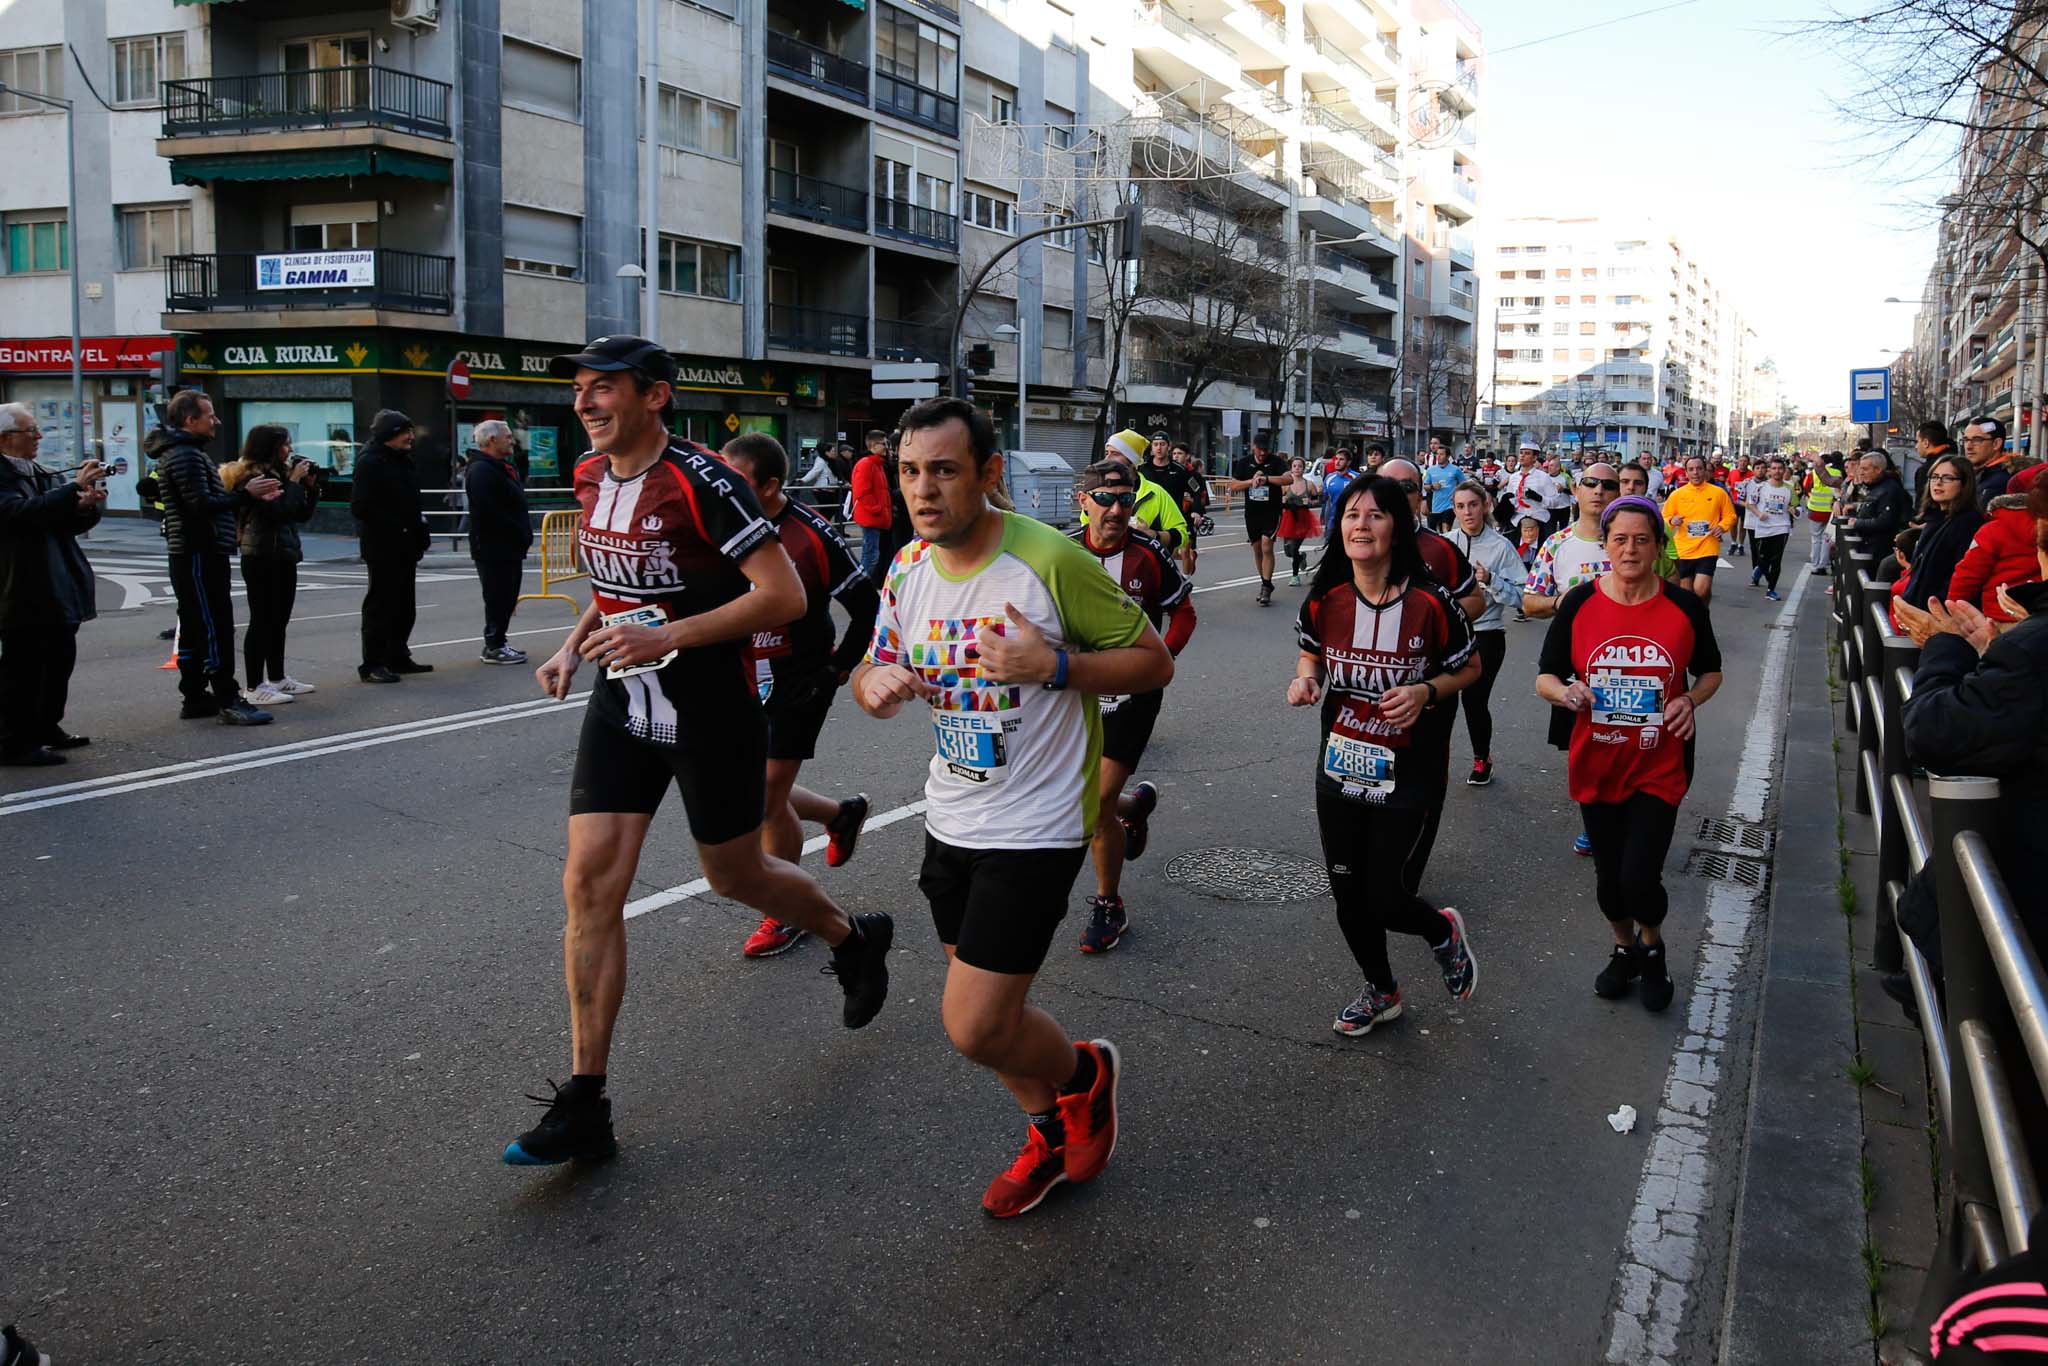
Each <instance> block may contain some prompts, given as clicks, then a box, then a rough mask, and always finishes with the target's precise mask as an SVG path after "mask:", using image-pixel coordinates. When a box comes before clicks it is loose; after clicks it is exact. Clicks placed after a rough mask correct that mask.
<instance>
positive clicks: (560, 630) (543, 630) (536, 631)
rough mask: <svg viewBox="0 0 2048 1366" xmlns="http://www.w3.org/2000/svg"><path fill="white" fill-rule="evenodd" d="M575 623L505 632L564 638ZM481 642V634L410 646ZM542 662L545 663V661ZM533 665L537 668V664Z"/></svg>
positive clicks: (418, 647)
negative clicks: (553, 635) (555, 635)
mask: <svg viewBox="0 0 2048 1366" xmlns="http://www.w3.org/2000/svg"><path fill="white" fill-rule="evenodd" d="M579 615H580V614H579ZM575 625H576V623H575V622H574V621H565V622H563V623H562V624H561V625H560V626H535V627H531V628H529V629H527V630H524V631H507V632H506V633H505V634H506V635H508V636H540V635H546V634H547V633H548V632H549V631H553V632H555V633H556V634H557V635H560V636H561V637H562V638H563V639H565V640H566V639H567V638H568V635H569V631H570V629H571V628H572V627H574V626H575ZM483 642H484V638H483V637H482V636H457V637H456V638H455V639H453V640H423V641H420V642H418V643H416V644H415V645H414V646H413V647H412V648H413V649H415V650H431V649H434V648H435V647H436V646H440V645H481V644H483ZM542 662H543V663H545V662H546V661H542ZM534 667H536V668H538V667H539V665H535V666H534Z"/></svg>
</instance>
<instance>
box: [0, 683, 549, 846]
mask: <svg viewBox="0 0 2048 1366" xmlns="http://www.w3.org/2000/svg"><path fill="white" fill-rule="evenodd" d="M589 696H590V694H589V693H588V692H581V693H575V694H572V695H571V696H570V697H569V699H568V702H577V701H581V700H584V699H587V698H588V697H589ZM568 702H556V701H555V700H554V699H553V698H549V697H536V698H533V699H531V700H530V701H526V702H514V703H510V704H508V705H506V706H502V707H486V708H484V709H482V710H480V711H479V710H471V711H460V712H447V713H444V714H442V715H440V716H426V717H421V718H419V719H417V720H412V721H402V722H398V723H396V724H393V725H388V726H373V727H371V728H370V729H368V730H355V731H343V732H341V733H340V734H338V735H322V736H316V737H314V738H312V739H307V740H293V741H290V742H288V743H286V744H282V745H271V746H268V747H266V748H263V749H255V750H243V751H241V752H239V753H235V754H214V755H209V756H207V757H206V758H204V759H188V760H185V761H184V762H182V763H176V764H163V765H161V766H159V767H156V768H143V769H134V770H131V771H129V772H127V773H110V774H107V775H105V776H103V777H98V778H87V779H85V780H83V781H81V782H75V783H59V784H58V785H56V786H54V787H37V788H30V789H29V790H27V791H25V792H8V793H0V816H11V815H14V814H16V813H17V812H22V811H40V810H42V809H44V808H45V807H51V806H65V805H68V804H70V803H72V802H79V801H91V800H93V799H95V798H98V797H111V796H114V795H115V794H116V793H120V792H135V791H139V790H142V789H144V788H151V787H163V786H167V785H169V784H172V783H182V782H190V781H192V780H193V779H196V778H210V777H212V776H214V775H215V774H217V773H235V772H239V771H241V770H243V769H247V768H265V767H268V766H270V765H272V764H283V763H292V762H295V761H296V760H299V759H314V758H319V757H320V756H321V755H324V754H331V753H332V754H339V753H345V752H348V751H350V750H357V749H368V748H371V747H373V746H376V745H383V744H390V743H392V742H393V741H397V740H405V739H410V738H411V737H413V736H415V735H439V734H441V733H443V732H444V731H450V730H464V729H467V728H468V727H470V726H488V725H492V724H495V723H496V722H499V721H517V720H519V719H520V718H521V717H522V716H526V715H529V714H534V713H540V712H547V711H553V710H555V709H557V708H566V707H567V706H568Z"/></svg>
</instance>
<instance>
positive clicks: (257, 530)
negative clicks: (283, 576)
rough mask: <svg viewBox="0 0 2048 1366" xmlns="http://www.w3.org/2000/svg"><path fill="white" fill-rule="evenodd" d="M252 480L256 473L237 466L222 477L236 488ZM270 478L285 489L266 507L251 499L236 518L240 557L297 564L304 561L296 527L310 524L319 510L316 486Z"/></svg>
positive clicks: (283, 478)
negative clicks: (231, 482)
mask: <svg viewBox="0 0 2048 1366" xmlns="http://www.w3.org/2000/svg"><path fill="white" fill-rule="evenodd" d="M258 468H261V467H260V466H259V467H258ZM255 477H256V471H255V470H252V469H250V468H248V467H247V466H244V465H241V464H239V463H238V464H235V465H230V466H228V468H227V472H226V473H225V474H224V475H223V476H222V478H223V479H226V480H232V481H233V482H234V483H235V485H236V486H237V487H239V486H240V485H241V483H242V482H243V481H245V480H248V479H253V478H255ZM270 477H271V478H273V479H275V480H277V481H278V483H280V484H282V485H283V486H284V492H282V493H280V494H278V495H277V497H275V498H273V499H271V500H270V501H269V502H267V503H266V502H263V501H261V500H256V499H252V500H251V501H250V502H249V503H248V504H247V505H245V506H244V507H243V508H242V509H241V511H240V512H238V513H237V514H236V517H235V520H236V526H237V528H238V530H239V535H240V544H241V549H242V557H243V558H244V559H250V558H254V559H260V560H283V561H284V562H285V563H287V564H297V563H299V562H300V561H301V560H303V559H305V558H306V552H305V548H304V546H302V545H301V544H300V542H299V524H300V523H301V522H310V521H312V520H313V510H314V509H315V508H317V507H319V506H320V494H319V485H318V483H317V482H316V483H314V484H301V483H300V482H299V481H298V480H296V479H287V478H285V477H284V476H283V475H282V474H272V475H271V476H270Z"/></svg>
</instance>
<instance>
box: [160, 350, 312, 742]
mask: <svg viewBox="0 0 2048 1366" xmlns="http://www.w3.org/2000/svg"><path fill="white" fill-rule="evenodd" d="M219 430H220V419H219V418H217V417H215V416H214V414H213V400H211V399H209V398H208V397H207V396H206V395H205V394H203V393H201V392H200V391H199V390H197V389H186V390H184V391H182V392H180V393H178V394H176V395H174V396H173V397H172V398H171V402H170V405H169V406H168V407H167V408H166V409H165V410H164V431H165V432H166V433H167V435H166V436H165V437H164V439H163V440H162V441H160V442H154V441H153V444H155V445H156V446H157V448H158V455H157V463H156V478H157V485H158V488H159V489H160V490H161V493H160V496H161V497H162V498H163V503H164V525H163V532H164V544H165V548H166V549H167V550H168V551H169V552H170V561H171V589H172V591H173V592H174V593H176V594H177V596H178V691H179V692H180V693H182V694H184V698H185V704H184V706H183V707H182V708H180V710H179V712H178V715H179V716H181V717H183V718H185V719H186V720H194V719H197V718H200V717H206V716H217V717H219V718H220V720H221V722H222V724H224V725H231V726H261V725H267V724H268V723H269V721H270V713H269V712H267V711H262V710H260V709H258V708H256V707H252V706H250V705H249V704H248V703H246V702H244V701H243V700H242V697H241V693H240V690H239V689H238V688H237V687H236V686H235V605H234V600H233V599H231V598H230V597H229V596H228V557H229V556H231V555H233V554H234V553H235V550H236V548H237V545H238V542H239V537H238V534H237V532H236V529H235V514H236V513H237V512H238V511H239V510H240V509H242V508H244V507H247V506H248V505H249V504H251V503H254V502H259V501H261V502H267V501H269V500H271V499H274V498H277V497H278V496H279V495H280V494H282V493H283V491H284V490H283V486H282V485H280V484H279V483H278V481H277V480H275V479H269V478H259V479H251V480H250V481H249V482H248V483H246V484H243V485H242V486H241V487H239V488H237V489H235V490H233V491H232V492H230V491H229V489H228V487H227V485H226V484H225V483H223V482H222V480H221V475H220V468H219V466H217V465H215V464H214V463H213V457H211V456H209V455H208V454H207V453H206V445H207V443H208V442H210V441H212V440H213V437H214V433H215V432H217V431H219Z"/></svg>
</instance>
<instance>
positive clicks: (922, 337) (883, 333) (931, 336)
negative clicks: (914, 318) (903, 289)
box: [875, 318, 946, 361]
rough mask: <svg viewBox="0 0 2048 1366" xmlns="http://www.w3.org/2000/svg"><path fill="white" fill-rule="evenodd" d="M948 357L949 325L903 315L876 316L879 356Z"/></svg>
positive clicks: (881, 358)
mask: <svg viewBox="0 0 2048 1366" xmlns="http://www.w3.org/2000/svg"><path fill="white" fill-rule="evenodd" d="M945 357H946V329H945V328H943V327H941V326H939V325H938V324H937V323H914V322H909V321H907V320H905V319H902V318H877V319H875V359H876V360H897V361H907V360H936V361H942V360H944V359H945Z"/></svg>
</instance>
